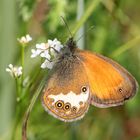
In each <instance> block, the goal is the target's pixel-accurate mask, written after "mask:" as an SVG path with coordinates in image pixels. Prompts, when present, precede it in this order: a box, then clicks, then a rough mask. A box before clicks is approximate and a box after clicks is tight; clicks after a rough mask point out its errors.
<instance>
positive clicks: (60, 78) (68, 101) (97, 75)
mask: <svg viewBox="0 0 140 140" xmlns="http://www.w3.org/2000/svg"><path fill="white" fill-rule="evenodd" d="M137 89H138V84H137V82H136V80H135V78H134V77H133V76H132V75H131V74H130V73H129V72H128V71H127V70H125V69H124V68H123V67H122V66H120V65H119V64H118V63H116V62H114V61H113V60H111V59H109V58H107V57H104V56H102V55H99V54H96V53H91V52H89V51H84V50H80V49H78V48H77V46H76V43H75V41H74V40H73V38H70V39H69V40H68V42H67V43H66V45H65V47H64V49H63V50H62V51H61V53H60V54H59V56H58V59H57V62H56V63H55V65H54V67H53V69H52V70H51V72H50V75H49V78H48V81H47V84H46V86H45V88H44V91H43V96H42V103H43V106H44V108H45V110H47V111H48V112H49V113H50V114H51V115H53V116H54V117H56V118H58V119H60V120H62V121H66V122H71V121H76V120H79V119H81V118H83V117H84V115H85V113H86V112H87V111H88V108H89V105H90V104H91V105H95V106H97V107H101V108H106V107H113V106H118V105H122V104H124V102H125V101H126V100H128V99H130V98H132V97H133V96H134V95H135V94H136V92H137Z"/></svg>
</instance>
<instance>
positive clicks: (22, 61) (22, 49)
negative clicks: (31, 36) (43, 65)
mask: <svg viewBox="0 0 140 140" xmlns="http://www.w3.org/2000/svg"><path fill="white" fill-rule="evenodd" d="M24 48H25V45H24V44H22V46H21V66H22V76H21V88H22V86H23V80H24Z"/></svg>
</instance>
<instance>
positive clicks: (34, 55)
mask: <svg viewBox="0 0 140 140" xmlns="http://www.w3.org/2000/svg"><path fill="white" fill-rule="evenodd" d="M31 52H32V54H31V58H34V57H37V56H38V55H39V54H40V53H41V52H42V50H39V49H37V50H35V49H32V50H31Z"/></svg>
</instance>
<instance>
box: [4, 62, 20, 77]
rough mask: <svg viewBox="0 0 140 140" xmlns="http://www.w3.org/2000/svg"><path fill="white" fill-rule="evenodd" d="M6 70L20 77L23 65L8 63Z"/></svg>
mask: <svg viewBox="0 0 140 140" xmlns="http://www.w3.org/2000/svg"><path fill="white" fill-rule="evenodd" d="M6 71H7V72H9V73H10V75H11V76H12V77H16V78H17V77H20V76H21V75H22V67H21V66H20V67H16V66H15V67H14V66H13V65H12V64H9V65H8V68H6Z"/></svg>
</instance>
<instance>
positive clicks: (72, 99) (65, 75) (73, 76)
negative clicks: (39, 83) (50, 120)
mask: <svg viewBox="0 0 140 140" xmlns="http://www.w3.org/2000/svg"><path fill="white" fill-rule="evenodd" d="M42 103H43V106H44V108H45V110H47V111H48V112H49V113H50V114H51V115H53V116H54V117H56V118H58V119H60V120H63V121H67V122H70V121H74V120H78V119H80V118H82V117H83V116H84V115H85V113H86V112H87V110H88V107H89V85H88V80H87V76H86V74H85V71H84V67H83V65H82V63H81V62H80V61H79V60H78V59H77V57H68V58H65V59H63V60H61V61H60V62H58V63H57V64H56V65H55V66H54V69H53V70H52V73H51V74H50V77H49V79H48V81H47V84H46V86H45V89H44V92H43V96H42Z"/></svg>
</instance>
